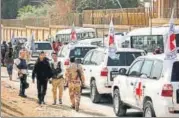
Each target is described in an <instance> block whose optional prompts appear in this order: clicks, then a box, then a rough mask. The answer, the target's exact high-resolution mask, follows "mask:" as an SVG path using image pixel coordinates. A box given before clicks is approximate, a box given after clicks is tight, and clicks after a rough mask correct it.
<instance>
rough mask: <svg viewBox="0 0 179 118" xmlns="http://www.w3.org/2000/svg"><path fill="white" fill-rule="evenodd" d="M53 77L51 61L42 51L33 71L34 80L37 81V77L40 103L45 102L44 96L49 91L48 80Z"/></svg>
mask: <svg viewBox="0 0 179 118" xmlns="http://www.w3.org/2000/svg"><path fill="white" fill-rule="evenodd" d="M51 77H52V70H51V67H50V64H49V61H48V60H47V58H46V57H45V53H44V52H43V51H42V52H41V53H40V55H39V58H38V59H37V61H36V63H35V66H34V69H33V72H32V82H33V83H35V78H36V79H37V91H38V100H39V101H38V103H39V104H40V105H41V104H45V102H44V98H45V95H46V91H47V84H48V80H49V79H50V78H51Z"/></svg>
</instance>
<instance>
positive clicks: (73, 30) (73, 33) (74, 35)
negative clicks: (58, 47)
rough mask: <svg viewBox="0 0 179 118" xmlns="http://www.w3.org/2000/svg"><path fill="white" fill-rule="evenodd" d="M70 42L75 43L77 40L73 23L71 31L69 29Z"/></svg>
mask: <svg viewBox="0 0 179 118" xmlns="http://www.w3.org/2000/svg"><path fill="white" fill-rule="evenodd" d="M70 38H71V41H76V40H77V36H76V31H75V25H74V23H73V26H72V29H71V36H70Z"/></svg>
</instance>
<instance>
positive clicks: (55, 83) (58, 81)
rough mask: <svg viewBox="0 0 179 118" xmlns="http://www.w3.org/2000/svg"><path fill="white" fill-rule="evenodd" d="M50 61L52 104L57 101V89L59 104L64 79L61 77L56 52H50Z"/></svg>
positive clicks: (60, 102) (59, 63)
mask: <svg viewBox="0 0 179 118" xmlns="http://www.w3.org/2000/svg"><path fill="white" fill-rule="evenodd" d="M52 58H53V60H52V62H51V63H50V66H51V69H52V73H53V76H52V80H51V81H50V83H52V92H53V99H54V103H53V105H56V101H57V90H59V104H62V97H63V89H64V79H63V73H62V68H61V62H60V61H58V60H57V53H56V52H53V53H52Z"/></svg>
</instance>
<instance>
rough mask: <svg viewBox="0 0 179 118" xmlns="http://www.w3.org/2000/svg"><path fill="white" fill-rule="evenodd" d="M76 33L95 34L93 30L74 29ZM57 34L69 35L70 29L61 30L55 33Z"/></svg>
mask: <svg viewBox="0 0 179 118" xmlns="http://www.w3.org/2000/svg"><path fill="white" fill-rule="evenodd" d="M75 31H76V33H83V32H95V29H93V28H83V27H75ZM58 34H71V28H70V29H63V30H60V31H58V32H57V33H56V35H58Z"/></svg>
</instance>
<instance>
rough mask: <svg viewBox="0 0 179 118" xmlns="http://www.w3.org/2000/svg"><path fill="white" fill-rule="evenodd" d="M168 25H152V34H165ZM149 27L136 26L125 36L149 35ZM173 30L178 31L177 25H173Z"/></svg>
mask: <svg viewBox="0 0 179 118" xmlns="http://www.w3.org/2000/svg"><path fill="white" fill-rule="evenodd" d="M168 31H169V27H168V26H161V27H152V35H166V34H168ZM150 32H151V28H150V27H145V28H138V29H134V30H132V31H131V32H129V33H128V34H127V36H141V35H150ZM175 32H176V33H179V26H175Z"/></svg>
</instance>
